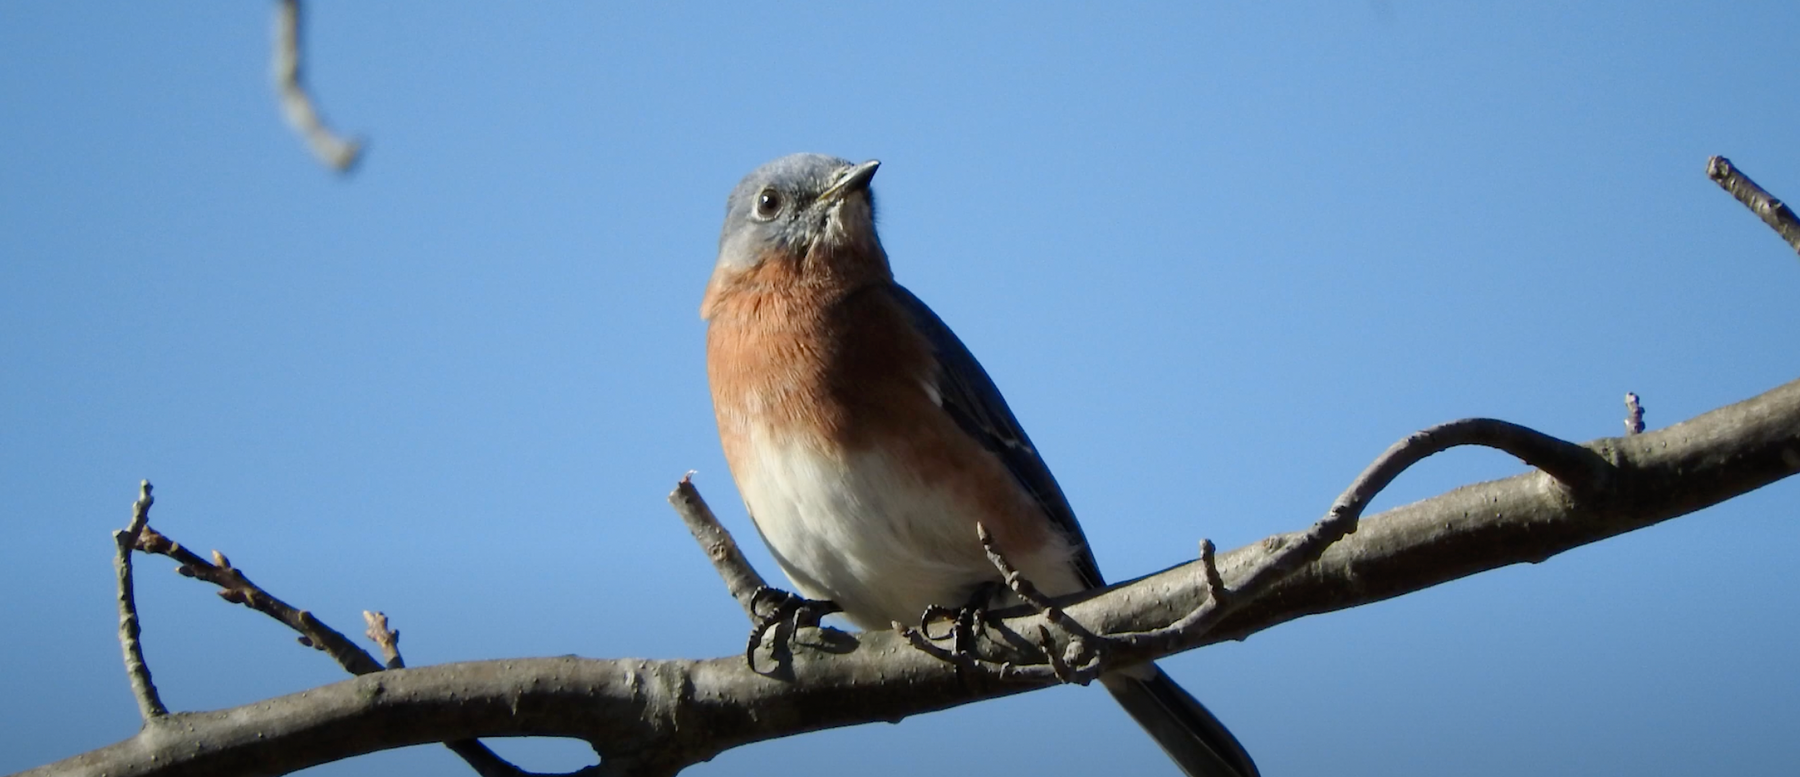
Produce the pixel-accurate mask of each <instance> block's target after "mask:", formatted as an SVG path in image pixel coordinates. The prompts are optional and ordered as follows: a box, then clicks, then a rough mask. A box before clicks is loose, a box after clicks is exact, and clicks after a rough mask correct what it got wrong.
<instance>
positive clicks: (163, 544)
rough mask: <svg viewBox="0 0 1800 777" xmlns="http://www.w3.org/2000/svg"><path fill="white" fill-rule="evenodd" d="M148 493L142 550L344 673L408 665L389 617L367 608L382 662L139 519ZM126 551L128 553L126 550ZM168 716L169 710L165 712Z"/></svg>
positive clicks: (496, 764) (453, 744)
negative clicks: (275, 625) (272, 624)
mask: <svg viewBox="0 0 1800 777" xmlns="http://www.w3.org/2000/svg"><path fill="white" fill-rule="evenodd" d="M149 493H150V484H149V481H145V483H144V496H143V497H142V498H140V499H139V500H138V507H139V509H138V512H137V515H136V516H134V517H133V520H132V525H133V526H136V527H137V528H138V529H139V532H137V533H134V538H135V540H136V542H135V547H136V549H137V550H139V551H141V552H143V553H151V554H156V555H160V556H168V557H169V558H172V559H174V560H175V561H177V562H178V563H180V564H181V566H179V567H177V568H176V571H177V572H180V573H181V574H182V576H184V577H192V578H197V579H199V580H203V581H205V582H208V583H212V584H213V585H216V586H218V587H219V598H221V599H224V600H225V601H227V602H231V603H233V604H241V605H244V606H245V607H249V608H250V609H252V610H256V611H257V612H260V613H262V614H264V615H267V616H269V617H271V618H274V619H275V620H278V621H280V622H282V623H283V624H285V625H286V626H287V627H288V628H291V629H293V630H294V631H296V632H298V633H299V634H300V644H301V645H304V646H307V647H312V648H317V649H319V650H322V651H324V652H325V653H326V654H327V655H329V656H331V658H332V660H334V661H336V662H337V664H338V666H340V667H343V669H344V671H346V672H349V673H350V674H352V675H367V674H372V673H375V672H381V671H385V670H388V669H399V668H402V667H404V666H406V659H404V658H402V657H401V656H400V632H398V631H396V630H393V629H390V628H388V622H387V615H385V614H383V613H374V612H369V611H366V610H365V611H364V612H363V620H364V621H365V622H367V624H368V627H369V628H368V632H367V633H368V636H369V639H371V640H374V642H375V644H376V645H379V646H380V647H381V651H382V653H383V654H384V655H385V657H386V658H387V662H386V663H385V664H381V663H377V662H376V661H375V658H374V657H373V656H371V655H369V653H368V651H365V650H363V649H362V648H360V647H357V646H356V643H354V642H351V641H350V639H349V638H348V637H345V636H344V635H343V634H341V633H339V632H338V631H337V630H336V629H333V628H331V627H330V626H327V625H325V623H324V622H323V621H320V620H319V619H318V618H315V617H313V614H312V613H310V612H307V611H306V610H300V609H295V608H294V607H293V606H292V605H290V604H288V603H287V602H284V601H282V600H281V599H279V598H277V597H276V596H275V595H274V594H271V593H269V592H268V591H266V590H264V589H263V588H262V587H261V586H259V585H257V584H255V583H253V582H250V578H249V577H247V576H245V575H244V573H243V572H242V571H241V570H239V569H238V568H236V567H234V566H232V565H231V562H230V561H229V560H228V559H226V558H225V554H223V553H220V552H218V551H216V550H215V551H213V554H212V555H213V560H212V562H208V561H207V560H206V559H203V558H201V557H200V556H199V555H197V554H195V553H194V552H193V551H191V550H188V549H187V548H185V547H183V546H182V545H181V543H179V542H176V541H174V540H171V539H169V538H168V537H167V536H165V535H163V534H162V533H161V532H158V531H157V530H155V529H152V528H150V527H149V526H147V525H143V524H144V521H142V520H139V519H140V518H144V519H146V520H147V515H148V510H149V504H148V503H147V502H146V501H145V500H147V499H149ZM115 536H116V535H115ZM120 542H121V545H120V547H121V551H120V552H121V553H126V552H127V551H126V550H125V549H126V548H130V547H132V545H126V544H123V543H124V540H123V539H121V540H120ZM127 555H129V554H128V553H127ZM127 574H128V572H127ZM121 628H123V627H121ZM132 628H133V631H134V634H135V630H136V623H135V621H134V622H133V624H132ZM134 644H135V643H134ZM140 661H141V659H140ZM126 665H127V666H128V667H129V666H130V658H129V654H128V657H127V660H126ZM144 682H145V683H148V682H149V674H148V670H145V675H144ZM132 689H133V691H134V692H135V691H136V690H137V677H136V676H135V675H134V676H133V677H132ZM151 693H152V694H153V695H154V693H155V688H151ZM142 698H143V697H142V696H141V695H140V696H139V704H140V706H141V705H142ZM157 705H158V707H159V708H160V706H161V702H157ZM164 714H166V711H165V713H164ZM444 746H445V747H447V748H449V749H450V752H453V753H455V754H457V756H459V757H461V758H462V759H463V761H465V762H467V763H468V764H469V767H470V768H472V769H474V770H475V773H476V774H478V775H481V777H527V776H528V775H531V774H532V773H531V772H527V771H524V770H522V769H520V768H518V767H517V766H514V765H513V764H511V763H509V762H507V761H506V759H504V758H501V757H500V756H499V755H498V754H497V753H495V752H494V751H493V750H491V749H489V748H488V746H487V745H484V744H482V743H481V742H479V741H477V740H475V739H473V738H470V739H467V740H461V741H447V742H444ZM576 774H582V772H577V773H576Z"/></svg>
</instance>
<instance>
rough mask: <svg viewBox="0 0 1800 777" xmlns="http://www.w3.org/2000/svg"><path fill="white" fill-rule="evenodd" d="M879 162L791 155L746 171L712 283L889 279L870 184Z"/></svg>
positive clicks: (731, 201) (730, 203)
mask: <svg viewBox="0 0 1800 777" xmlns="http://www.w3.org/2000/svg"><path fill="white" fill-rule="evenodd" d="M880 166H881V163H880V162H878V161H874V160H870V161H868V162H863V163H861V164H855V163H852V162H849V161H847V160H843V159H839V158H837V157H831V156H825V155H823V154H794V155H792V156H785V157H782V158H780V159H777V160H775V161H773V162H770V163H768V164H766V165H763V166H762V167H759V168H757V169H756V170H755V171H753V172H751V173H750V174H749V175H747V176H744V180H743V181H742V182H740V183H738V185H737V188H736V189H734V190H732V192H731V197H730V198H728V199H727V200H726V201H725V228H724V229H723V230H722V231H721V232H720V234H719V262H718V264H717V265H716V266H715V267H714V268H713V278H712V282H711V284H710V287H711V289H712V290H715V291H716V290H718V289H720V288H722V287H726V286H729V285H730V284H733V283H735V282H739V281H745V282H748V281H750V279H751V277H754V278H755V282H756V283H758V285H768V284H779V283H797V284H805V285H815V286H817V285H827V286H844V287H846V288H848V287H851V286H855V285H859V284H860V283H863V282H867V281H869V280H877V279H880V280H885V279H891V278H892V277H893V276H892V273H891V272H890V271H889V270H888V265H887V254H886V253H885V252H884V251H883V250H882V248H881V239H880V238H879V237H877V236H876V234H875V195H874V193H873V192H871V191H870V189H869V181H870V179H872V178H874V177H875V169H876V168H878V167H880Z"/></svg>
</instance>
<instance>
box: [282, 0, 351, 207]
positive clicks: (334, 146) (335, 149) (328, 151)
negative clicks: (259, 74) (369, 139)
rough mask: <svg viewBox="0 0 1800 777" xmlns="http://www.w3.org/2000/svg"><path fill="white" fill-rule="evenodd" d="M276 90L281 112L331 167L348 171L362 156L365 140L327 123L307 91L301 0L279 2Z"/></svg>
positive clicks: (315, 155)
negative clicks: (334, 129) (302, 64)
mask: <svg viewBox="0 0 1800 777" xmlns="http://www.w3.org/2000/svg"><path fill="white" fill-rule="evenodd" d="M273 65H274V75H275V92H276V93H277V94H278V95H280V97H281V113H282V115H283V116H286V117H287V122H288V125H289V126H291V127H293V128H294V131H295V132H298V133H300V138H301V139H302V140H305V141H306V147H307V149H308V150H310V151H312V154H313V156H314V157H316V158H318V160H319V161H320V162H322V163H324V164H325V165H326V166H327V167H330V168H331V169H333V170H336V171H337V172H340V173H348V172H350V170H351V169H352V168H354V167H355V166H356V163H357V161H358V160H360V159H362V142H361V141H356V140H344V139H343V138H340V137H338V136H337V134H336V133H333V132H332V131H331V128H330V127H327V126H325V121H324V120H323V119H320V118H319V111H318V109H317V108H315V107H314V106H313V100H312V96H311V95H309V94H307V92H306V85H305V83H304V82H303V81H302V78H301V71H300V0H276V3H275V58H274V63H273Z"/></svg>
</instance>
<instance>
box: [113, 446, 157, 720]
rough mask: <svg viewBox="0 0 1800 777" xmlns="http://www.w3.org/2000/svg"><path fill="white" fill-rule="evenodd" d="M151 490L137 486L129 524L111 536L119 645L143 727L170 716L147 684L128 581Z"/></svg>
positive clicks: (147, 485) (134, 597) (145, 523)
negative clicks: (114, 547)
mask: <svg viewBox="0 0 1800 777" xmlns="http://www.w3.org/2000/svg"><path fill="white" fill-rule="evenodd" d="M151 488H152V486H151V485H150V481H148V480H145V481H143V482H141V483H139V484H138V498H137V501H136V502H134V503H132V505H131V523H129V524H127V525H126V527H125V529H124V530H122V531H115V532H113V544H115V545H117V546H118V555H117V556H115V557H114V558H113V569H114V570H115V571H117V572H118V575H119V645H120V647H122V648H124V650H125V675H126V676H127V677H129V678H130V680H131V695H132V696H134V697H137V703H138V712H139V713H141V714H142V715H143V716H144V722H145V723H149V722H150V721H152V720H155V719H157V718H160V717H162V716H164V715H167V714H169V708H168V707H165V706H163V703H162V696H160V695H159V694H157V692H156V684H155V683H153V682H151V681H150V665H149V664H146V663H144V648H143V645H142V644H140V642H139V641H138V635H139V633H140V631H141V630H140V628H139V626H138V613H137V594H136V592H135V590H134V586H133V585H132V580H131V549H132V548H133V547H134V546H135V545H136V544H137V539H138V535H140V534H142V533H143V531H144V529H145V527H147V526H148V525H149V523H150V505H152V504H155V502H156V499H155V498H154V497H152V496H150V490H151Z"/></svg>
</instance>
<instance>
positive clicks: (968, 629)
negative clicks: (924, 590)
mask: <svg viewBox="0 0 1800 777" xmlns="http://www.w3.org/2000/svg"><path fill="white" fill-rule="evenodd" d="M1002 587H1003V584H1002V583H1001V582H1000V581H998V580H989V581H986V582H983V583H981V584H980V585H977V586H975V590H974V592H973V593H971V594H970V595H969V600H968V601H967V602H965V603H963V606H961V607H956V608H951V607H944V606H942V605H936V604H934V605H931V606H930V607H927V608H925V614H924V615H921V616H919V630H920V631H921V632H923V634H924V636H925V638H926V639H929V640H932V641H934V642H935V641H937V640H943V639H948V640H950V655H951V656H954V657H956V658H959V659H960V658H973V657H974V656H975V650H976V647H977V645H978V644H979V642H980V637H981V632H982V630H983V628H984V627H985V625H986V622H987V611H988V605H989V603H991V602H992V601H993V599H994V595H995V594H998V593H999V592H1000V591H1001V590H1002ZM939 622H943V623H948V624H950V631H949V632H948V633H945V634H942V635H934V634H932V633H931V627H932V624H935V623H939Z"/></svg>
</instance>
